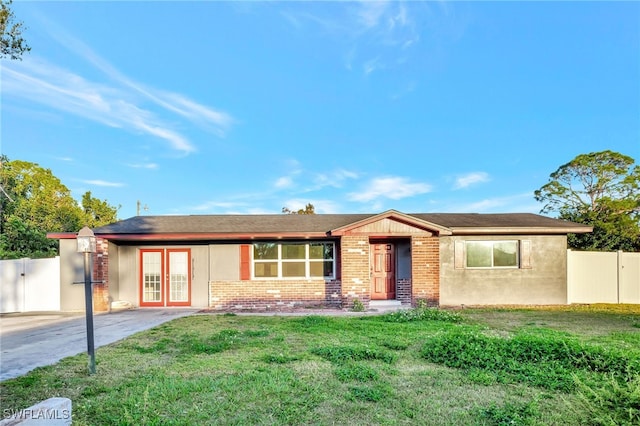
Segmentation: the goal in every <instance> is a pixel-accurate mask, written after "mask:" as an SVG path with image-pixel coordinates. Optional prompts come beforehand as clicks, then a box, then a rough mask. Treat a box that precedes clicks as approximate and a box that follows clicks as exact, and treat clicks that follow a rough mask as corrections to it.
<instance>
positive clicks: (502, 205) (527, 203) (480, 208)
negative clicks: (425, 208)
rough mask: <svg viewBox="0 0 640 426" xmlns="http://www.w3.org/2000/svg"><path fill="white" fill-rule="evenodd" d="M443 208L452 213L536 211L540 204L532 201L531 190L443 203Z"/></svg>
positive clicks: (538, 209)
mask: <svg viewBox="0 0 640 426" xmlns="http://www.w3.org/2000/svg"><path fill="white" fill-rule="evenodd" d="M445 204H446V203H445ZM444 208H445V209H446V211H448V212H452V213H527V212H530V213H538V212H539V211H540V208H541V206H540V204H539V203H536V201H534V199H533V191H531V192H523V193H520V194H513V195H506V196H502V197H490V198H483V199H481V200H477V201H472V202H469V203H465V204H457V203H452V204H449V205H445V206H444Z"/></svg>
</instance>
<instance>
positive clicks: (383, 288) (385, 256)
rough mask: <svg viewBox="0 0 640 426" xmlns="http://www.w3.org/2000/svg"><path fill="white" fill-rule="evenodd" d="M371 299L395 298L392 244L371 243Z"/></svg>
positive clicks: (393, 250) (394, 264) (394, 268)
mask: <svg viewBox="0 0 640 426" xmlns="http://www.w3.org/2000/svg"><path fill="white" fill-rule="evenodd" d="M371 287H372V288H371V299H372V300H388V299H395V298H396V257H395V247H394V245H393V244H386V243H385V244H380V243H377V244H371Z"/></svg>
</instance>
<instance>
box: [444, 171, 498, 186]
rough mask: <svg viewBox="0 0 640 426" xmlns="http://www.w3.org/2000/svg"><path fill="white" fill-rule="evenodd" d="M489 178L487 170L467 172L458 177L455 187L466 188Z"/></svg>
mask: <svg viewBox="0 0 640 426" xmlns="http://www.w3.org/2000/svg"><path fill="white" fill-rule="evenodd" d="M489 180H490V178H489V174H488V173H486V172H472V173H467V174H465V175H460V176H458V177H457V178H456V181H455V184H454V185H453V189H464V188H468V187H470V186H472V185H475V184H478V183H483V182H488V181H489Z"/></svg>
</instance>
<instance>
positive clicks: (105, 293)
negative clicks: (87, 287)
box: [91, 238, 109, 312]
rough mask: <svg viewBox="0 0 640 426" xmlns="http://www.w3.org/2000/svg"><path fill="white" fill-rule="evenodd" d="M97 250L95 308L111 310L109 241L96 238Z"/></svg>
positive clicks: (94, 285) (94, 279)
mask: <svg viewBox="0 0 640 426" xmlns="http://www.w3.org/2000/svg"><path fill="white" fill-rule="evenodd" d="M96 249H97V250H96V252H95V253H94V254H93V258H92V263H93V271H92V272H93V273H92V278H91V279H92V281H93V282H94V284H93V310H94V311H96V312H105V311H108V310H109V241H107V240H105V239H104V238H97V239H96Z"/></svg>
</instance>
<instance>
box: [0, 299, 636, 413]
mask: <svg viewBox="0 0 640 426" xmlns="http://www.w3.org/2000/svg"><path fill="white" fill-rule="evenodd" d="M96 356H97V362H98V364H97V371H98V372H97V374H96V375H94V376H88V375H87V356H86V354H83V355H78V356H74V357H70V358H66V359H64V360H62V361H61V362H59V363H58V364H56V365H54V366H50V367H46V368H38V369H36V370H34V371H32V372H31V373H29V374H27V375H25V376H23V377H20V378H17V379H12V380H7V381H5V382H3V383H2V384H0V391H1V403H2V408H3V412H4V413H6V412H8V411H11V410H13V411H15V410H17V409H20V408H26V407H28V406H30V405H32V404H34V403H36V402H39V401H41V400H43V399H46V398H49V397H52V396H63V397H68V398H70V399H71V400H72V401H73V424H74V425H101V424H104V425H112V424H131V425H143V424H144V425H153V424H179V425H195V424H198V425H200V424H237V425H246V424H277V425H280V424H317V425H328V424H336V425H338V424H339V425H349V424H352V425H364V424H367V425H368V424H424V425H438V424H443V425H444V424H450V425H507V424H516V425H527V424H544V425H549V424H551V425H552V424H557V425H571V424H574V425H583V424H638V423H639V422H640V379H639V377H640V306H638V307H630V306H626V307H622V308H620V307H610V306H602V307H575V308H571V307H564V308H561V309H559V308H555V309H465V310H463V311H440V310H432V309H418V310H412V311H407V312H401V313H394V314H387V315H379V316H362V317H326V316H305V317H285V316H275V317H258V316H241V315H233V314H227V315H213V314H200V315H195V316H191V317H186V318H181V319H177V320H174V321H171V322H169V323H166V324H164V325H161V326H159V327H156V328H154V329H152V330H149V331H146V332H143V333H139V334H136V335H134V336H132V337H130V338H128V339H125V340H123V341H121V342H118V343H116V344H112V345H109V346H107V347H103V348H99V349H98V350H97V355H96ZM625 422H626V423H625Z"/></svg>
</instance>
